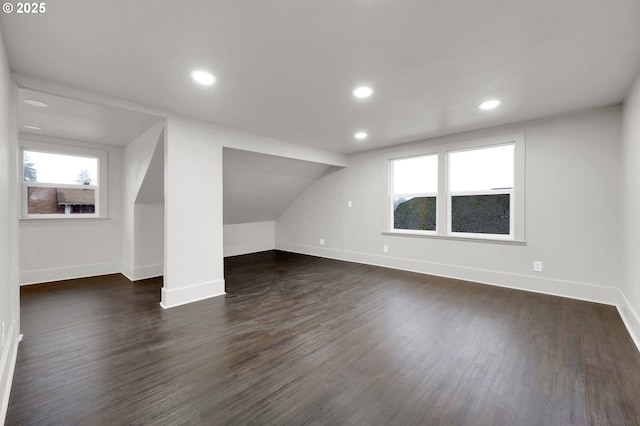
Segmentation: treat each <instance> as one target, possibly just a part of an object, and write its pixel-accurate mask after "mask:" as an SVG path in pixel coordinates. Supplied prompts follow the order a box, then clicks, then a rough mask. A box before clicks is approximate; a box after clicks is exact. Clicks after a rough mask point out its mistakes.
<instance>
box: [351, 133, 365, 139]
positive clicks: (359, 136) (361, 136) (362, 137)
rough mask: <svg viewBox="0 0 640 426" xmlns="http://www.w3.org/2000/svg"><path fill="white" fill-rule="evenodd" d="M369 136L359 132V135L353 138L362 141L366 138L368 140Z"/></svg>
mask: <svg viewBox="0 0 640 426" xmlns="http://www.w3.org/2000/svg"><path fill="white" fill-rule="evenodd" d="M367 136H368V135H367V134H366V133H365V132H358V133H356V134H355V135H353V137H354V138H356V139H360V140H362V139H366V138H367Z"/></svg>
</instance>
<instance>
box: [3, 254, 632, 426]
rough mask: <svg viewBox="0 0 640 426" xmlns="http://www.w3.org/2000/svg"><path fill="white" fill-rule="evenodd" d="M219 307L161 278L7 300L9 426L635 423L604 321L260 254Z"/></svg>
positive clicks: (239, 268)
mask: <svg viewBox="0 0 640 426" xmlns="http://www.w3.org/2000/svg"><path fill="white" fill-rule="evenodd" d="M225 277H226V285H227V295H225V296H221V297H217V298H213V299H208V300H204V301H201V302H196V303H193V304H189V305H184V306H180V307H176V308H172V309H169V310H162V309H161V308H160V306H159V304H158V303H159V295H160V288H161V286H162V282H161V279H151V280H146V281H143V282H139V283H135V284H131V283H130V282H128V281H127V280H126V279H125V278H124V277H122V276H120V275H110V276H104V277H96V278H88V279H79V280H70V281H65V282H58V283H50V284H44V285H35V286H27V287H23V288H22V296H21V297H22V300H21V303H22V329H23V333H24V334H25V338H24V340H23V342H22V343H21V344H20V347H19V352H18V361H17V365H16V371H15V378H14V382H13V388H12V392H11V399H10V404H9V411H8V415H7V424H8V425H48V424H50V425H69V424H78V425H80V424H82V425H118V424H138V425H180V424H191V425H192V424H206V425H209V424H215V425H218V424H229V425H238V424H247V425H267V424H278V425H283V424H285V425H286V424H292V425H320V424H323V425H324V424H331V425H337V424H367V425H391V424H398V425H411V424H421V425H493V426H495V425H589V424H591V425H639V424H640V354H639V353H638V351H637V350H636V348H635V347H634V345H633V342H632V340H631V338H630V337H629V335H628V334H627V332H626V330H625V328H624V325H623V323H622V321H621V319H620V317H619V315H618V313H617V311H616V309H615V308H614V307H612V306H606V305H600V304H596V303H589V302H582V301H577V300H570V299H563V298H558V297H553V296H547V295H541V294H535V293H528V292H522V291H517V290H511V289H505V288H498V287H492V286H486V285H480V284H475V283H468V282H464V281H459V280H452V279H446V278H440V277H433V276H428V275H422V274H415V273H409V272H403V271H397V270H389V269H384V268H378V267H373V266H367V265H360V264H353V263H348V262H340V261H334V260H328V259H321V258H316V257H311V256H303V255H296V254H291V253H285V252H279V251H269V252H263V253H257V254H252V255H245V256H237V257H232V258H228V259H226V260H225Z"/></svg>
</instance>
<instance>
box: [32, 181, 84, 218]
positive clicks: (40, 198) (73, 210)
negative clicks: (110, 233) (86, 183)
mask: <svg viewBox="0 0 640 426" xmlns="http://www.w3.org/2000/svg"><path fill="white" fill-rule="evenodd" d="M27 193H28V196H29V199H28V201H27V212H28V213H29V214H94V213H95V212H96V201H95V199H96V194H95V190H94V189H88V188H87V189H82V188H40V187H35V186H30V187H28V190H27Z"/></svg>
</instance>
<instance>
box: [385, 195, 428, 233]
mask: <svg viewBox="0 0 640 426" xmlns="http://www.w3.org/2000/svg"><path fill="white" fill-rule="evenodd" d="M393 227H394V229H415V230H420V231H435V230H436V197H413V198H409V199H405V198H394V199H393Z"/></svg>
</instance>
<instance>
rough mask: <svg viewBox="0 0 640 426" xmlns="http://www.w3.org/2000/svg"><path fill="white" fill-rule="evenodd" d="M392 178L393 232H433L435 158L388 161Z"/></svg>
mask: <svg viewBox="0 0 640 426" xmlns="http://www.w3.org/2000/svg"><path fill="white" fill-rule="evenodd" d="M391 168H392V176H393V196H392V197H391V201H392V206H391V208H392V217H393V229H395V230H402V229H410V230H414V231H435V230H436V202H437V194H438V156H437V155H425V156H420V157H410V158H400V159H395V160H392V161H391Z"/></svg>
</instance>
